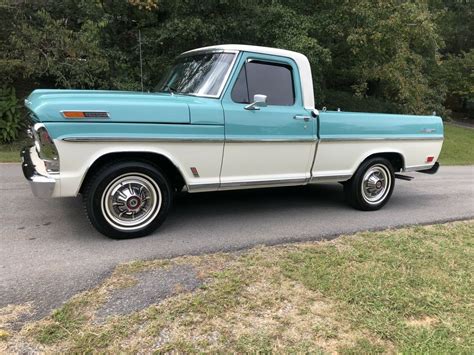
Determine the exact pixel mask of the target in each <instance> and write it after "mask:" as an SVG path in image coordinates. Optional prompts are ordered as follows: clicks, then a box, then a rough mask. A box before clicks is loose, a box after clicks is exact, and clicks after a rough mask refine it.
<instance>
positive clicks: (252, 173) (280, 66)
mask: <svg viewBox="0 0 474 355" xmlns="http://www.w3.org/2000/svg"><path fill="white" fill-rule="evenodd" d="M235 73H236V74H235V75H234V78H233V80H232V82H231V83H230V85H229V86H228V88H227V91H226V93H225V95H224V97H223V100H222V105H223V109H224V115H225V145H224V157H223V164H222V170H221V178H220V181H221V185H220V186H221V187H220V188H221V189H228V188H229V189H232V188H238V187H239V186H242V187H252V186H254V187H260V186H278V185H302V184H305V183H306V182H307V181H308V180H309V178H310V170H311V166H312V164H313V158H314V153H315V148H316V121H315V120H314V119H313V117H312V116H311V113H310V112H308V111H307V110H306V109H305V108H304V107H303V100H302V93H301V84H300V79H299V72H298V68H297V65H296V63H294V62H293V60H292V59H290V58H286V57H276V56H268V55H258V54H255V53H244V54H243V55H242V56H241V59H240V61H239V64H238V68H237V71H236V72H235ZM254 95H266V96H267V100H266V103H267V106H266V107H257V108H256V109H249V107H248V105H249V104H250V103H251V102H252V101H253V98H254Z"/></svg>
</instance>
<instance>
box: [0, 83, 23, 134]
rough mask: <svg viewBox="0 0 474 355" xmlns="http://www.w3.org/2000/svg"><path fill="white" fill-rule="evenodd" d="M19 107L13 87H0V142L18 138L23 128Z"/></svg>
mask: <svg viewBox="0 0 474 355" xmlns="http://www.w3.org/2000/svg"><path fill="white" fill-rule="evenodd" d="M20 107H21V106H20V105H19V103H18V99H17V97H16V94H15V89H14V88H11V87H10V88H0V143H10V142H13V141H14V140H15V139H17V138H18V134H19V132H20V130H21V129H22V128H23V122H22V119H21V113H20Z"/></svg>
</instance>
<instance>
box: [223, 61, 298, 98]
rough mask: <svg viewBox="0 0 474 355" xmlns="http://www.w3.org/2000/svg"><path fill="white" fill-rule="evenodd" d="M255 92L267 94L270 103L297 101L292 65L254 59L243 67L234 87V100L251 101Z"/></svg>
mask: <svg viewBox="0 0 474 355" xmlns="http://www.w3.org/2000/svg"><path fill="white" fill-rule="evenodd" d="M255 94H261V95H267V104H268V105H279V106H291V105H293V104H294V103H295V91H294V85H293V73H292V69H291V66H289V65H284V64H278V63H268V62H261V61H257V60H252V61H249V62H247V63H245V65H244V66H243V67H242V69H241V70H240V73H239V76H238V77H237V80H236V82H235V85H234V88H233V89H232V93H231V98H232V100H233V101H234V102H238V103H246V104H248V103H250V102H251V101H252V99H253V96H254V95H255Z"/></svg>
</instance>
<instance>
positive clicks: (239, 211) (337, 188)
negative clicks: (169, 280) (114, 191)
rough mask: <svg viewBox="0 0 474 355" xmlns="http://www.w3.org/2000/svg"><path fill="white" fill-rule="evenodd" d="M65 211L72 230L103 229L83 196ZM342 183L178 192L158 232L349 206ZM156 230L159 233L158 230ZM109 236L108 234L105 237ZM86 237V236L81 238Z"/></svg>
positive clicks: (67, 204) (68, 203) (92, 234)
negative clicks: (89, 217)
mask: <svg viewBox="0 0 474 355" xmlns="http://www.w3.org/2000/svg"><path fill="white" fill-rule="evenodd" d="M58 202H59V203H60V204H61V209H62V210H63V211H64V220H63V221H62V222H63V223H66V224H68V225H69V226H70V231H71V234H76V233H75V231H77V232H78V234H80V235H82V236H83V235H84V234H85V233H84V232H85V231H86V230H85V229H87V232H88V233H87V234H88V235H89V236H90V237H89V238H96V237H97V236H98V235H99V233H98V232H96V231H95V230H94V229H93V227H92V226H91V225H90V224H89V223H88V221H87V217H86V216H85V213H84V211H83V209H82V201H81V198H80V197H79V198H70V199H60V200H58ZM347 208H349V207H348V206H347V205H346V204H345V201H344V194H343V189H342V186H341V185H340V184H324V185H323V184H321V185H308V186H296V187H276V188H265V189H250V190H234V191H219V192H203V193H197V194H190V193H177V194H176V196H175V201H174V203H173V206H172V209H171V211H170V214H169V217H168V218H167V220H166V221H165V223H164V224H163V225H162V226H161V227H160V228H159V229H158V231H157V233H160V234H164V233H168V232H169V233H176V232H177V233H179V231H180V229H181V230H188V229H189V228H192V226H193V225H196V221H199V225H200V226H204V225H206V224H209V227H211V228H212V226H214V225H216V224H220V223H226V222H231V221H235V220H236V219H248V218H251V219H261V218H279V219H281V218H285V216H288V215H291V214H294V213H298V212H301V213H306V214H307V213H311V211H314V213H317V212H318V211H321V210H325V211H328V210H334V209H347ZM154 234H155V233H154ZM104 238H105V237H104ZM81 239H82V238H81Z"/></svg>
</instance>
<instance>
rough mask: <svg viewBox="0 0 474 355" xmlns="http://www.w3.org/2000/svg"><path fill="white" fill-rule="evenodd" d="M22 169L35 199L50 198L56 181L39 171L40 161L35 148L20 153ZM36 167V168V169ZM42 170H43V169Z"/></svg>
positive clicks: (28, 148) (25, 149)
mask: <svg viewBox="0 0 474 355" xmlns="http://www.w3.org/2000/svg"><path fill="white" fill-rule="evenodd" d="M21 159H22V164H21V166H22V168H23V174H24V175H25V178H26V179H27V180H28V181H29V182H30V186H31V191H33V195H35V196H36V197H42V198H47V197H51V196H52V195H53V192H54V187H55V186H56V179H54V178H52V177H51V176H49V175H48V174H47V173H46V172H45V171H44V172H43V171H41V165H43V164H41V162H42V161H41V159H40V157H39V156H38V153H37V152H36V148H35V147H34V146H33V147H27V148H24V149H23V150H22V151H21ZM37 167H38V168H37ZM43 170H44V169H43Z"/></svg>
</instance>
